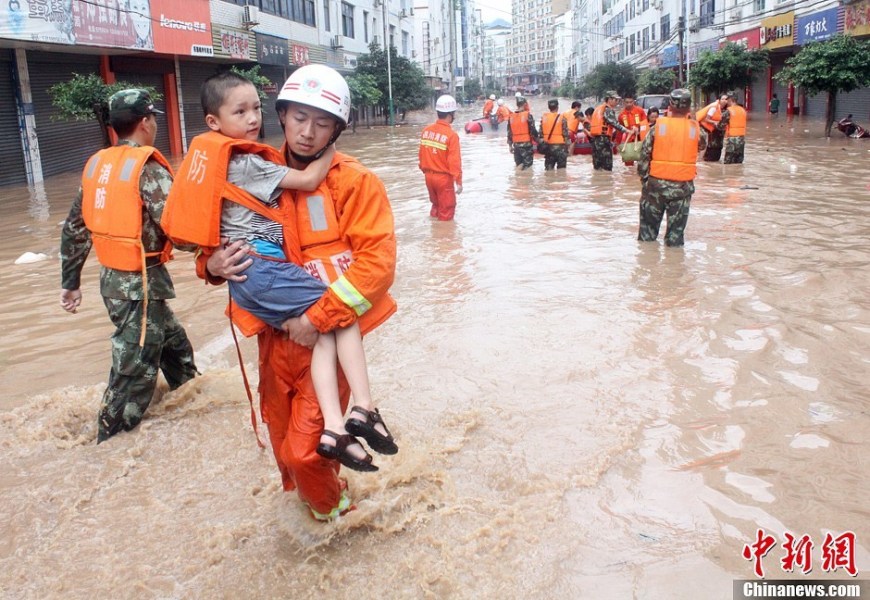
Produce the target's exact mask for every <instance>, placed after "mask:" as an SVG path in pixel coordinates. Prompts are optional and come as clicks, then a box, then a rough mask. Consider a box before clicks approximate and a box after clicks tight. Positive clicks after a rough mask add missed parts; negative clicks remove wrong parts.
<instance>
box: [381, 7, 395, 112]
mask: <svg viewBox="0 0 870 600" xmlns="http://www.w3.org/2000/svg"><path fill="white" fill-rule="evenodd" d="M388 1H389V0H381V7H382V8H383V13H384V52H386V53H387V97H388V103H389V104H388V109H389V111H390V116H389V123H390V127H392V126H393V124H394V122H393V71H392V68H391V67H390V54H391V52H390V51H391V46H392V45H391V44H390V38H388V37H387V31H388V27H389V23H388V22H387V14H388V13H387V2H388Z"/></svg>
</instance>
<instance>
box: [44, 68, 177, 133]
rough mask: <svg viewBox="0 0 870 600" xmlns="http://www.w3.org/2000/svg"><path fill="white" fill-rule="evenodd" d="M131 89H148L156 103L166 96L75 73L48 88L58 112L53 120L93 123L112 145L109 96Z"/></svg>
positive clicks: (129, 85)
mask: <svg viewBox="0 0 870 600" xmlns="http://www.w3.org/2000/svg"><path fill="white" fill-rule="evenodd" d="M128 88H139V89H143V90H147V91H148V93H149V94H151V98H152V99H153V100H160V99H161V98H163V96H162V95H161V94H159V93H157V90H155V89H154V88H153V87H151V86H149V85H140V84H138V83H128V82H126V81H116V82H115V83H111V84H107V83H106V82H104V81H103V80H102V78H100V76H99V75H95V74H93V73H90V74H88V75H81V74H79V73H73V76H72V79H70V80H69V81H62V82H60V83H56V84H54V85H53V86H51V87H50V88H48V95H49V96H51V103H52V105H53V106H54V107H55V108H56V109H57V115H56V116H53V117H52V118H55V119H59V120H63V121H93V120H96V121H97V122H98V123H99V124H100V129H101V130H102V132H103V145H104V146H110V145H111V143H112V142H111V138H110V137H109V97H110V96H111V95H112V94H114V93H115V92H119V91H121V90H126V89H128Z"/></svg>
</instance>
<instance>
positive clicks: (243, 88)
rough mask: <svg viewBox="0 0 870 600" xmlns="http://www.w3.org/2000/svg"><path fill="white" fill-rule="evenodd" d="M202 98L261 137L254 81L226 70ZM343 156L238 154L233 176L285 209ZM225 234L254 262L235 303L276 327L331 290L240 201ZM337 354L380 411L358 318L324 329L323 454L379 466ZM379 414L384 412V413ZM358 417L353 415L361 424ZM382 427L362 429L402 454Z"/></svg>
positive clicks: (231, 126)
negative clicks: (349, 398) (286, 162)
mask: <svg viewBox="0 0 870 600" xmlns="http://www.w3.org/2000/svg"><path fill="white" fill-rule="evenodd" d="M201 101H202V108H203V112H204V113H205V121H206V124H207V125H208V127H209V129H211V130H212V131H216V132H218V133H221V134H222V135H225V136H227V137H230V138H234V139H244V140H248V141H252V142H254V141H256V140H257V136H258V134H259V131H260V126H261V124H262V113H261V106H260V99H259V95H258V94H257V90H256V88H255V87H254V86H253V84H251V82H250V81H249V80H247V79H245V78H243V77H241V76H239V75H237V74H235V73H232V72H224V73H220V74H218V75H214V76H212V77H210V78H209V79H207V80H206V81H205V82H204V83H203V86H202V90H201ZM334 153H335V149H334V147H333V146H330V147H329V149H328V150H327V151H326V152H324V153H323V155H322V156H320V157H319V158H318V159H317V160H315V161H313V162H311V163H310V164H309V165H308V167H307V168H306V169H305V170H304V171H297V170H293V169H290V168H289V167H285V166H282V165H278V164H275V163H272V162H270V161H267V160H265V159H263V158H261V157H260V156H258V155H256V154H248V153H236V154H234V155H233V156H232V158H231V159H230V163H229V167H228V171H227V181H229V182H230V183H233V184H235V185H237V186H239V187H240V188H242V189H243V190H245V191H247V192H248V193H250V194H251V195H253V196H254V197H255V198H257V199H258V200H260V201H261V202H263V203H264V204H265V205H267V206H269V207H272V208H277V207H278V198H279V197H280V195H281V191H282V189H299V190H306V191H313V190H315V189H317V187H318V185H319V184H320V182H321V181H322V180H323V179H324V178H325V176H326V174H327V172H328V171H329V168H330V165H331V163H332V158H333V155H334ZM221 237H222V238H228V239H229V241H230V242H233V241H236V240H239V239H244V240H245V241H246V242H247V243H248V244H249V245H250V246H251V248H252V253H251V258H252V260H253V262H252V264H251V266H250V267H248V268H247V269H246V270H245V272H244V274H245V275H246V276H247V279H246V280H245V281H242V282H235V281H230V282H229V286H230V294H231V295H232V298H233V301H234V302H235V303H236V304H238V305H239V306H240V307H242V308H243V309H245V310H247V311H248V312H250V313H251V314H253V315H255V316H256V317H258V318H260V319H261V320H262V321H264V322H266V323H267V324H269V325H271V326H272V327H274V328H276V329H282V328H284V326H285V322H286V321H287V320H288V319H291V318H293V317H298V316H300V315H301V314H303V313H304V312H305V311H306V310H307V309H308V308H309V307H310V306H311V305H312V304H314V303H315V302H316V301H317V300H319V299H320V297H321V296H322V295H323V293H324V292H325V291H326V285H325V284H324V283H323V282H322V281H321V280H320V279H317V278H315V277H312V276H311V275H309V274H308V272H306V271H305V270H304V269H302V268H301V267H300V266H298V265H296V264H294V263H292V262H289V261H288V260H287V257H286V256H285V254H284V250H283V246H284V231H283V228H282V226H281V224H280V223H277V222H275V221H272V220H269V219H268V218H267V217H265V216H263V215H261V214H259V213H257V212H255V211H253V210H251V209H249V208H246V207H244V206H242V205H239V204H236V203H234V202H224V203H223V209H222V214H221ZM336 356H338V360H339V362H340V364H341V367H342V369H343V371H344V374H345V376H346V378H347V381H348V384H349V385H350V388H351V391H352V394H353V397H354V403H355V407H354V410H359V409H363V410H365V411H367V413H372V414H375V415H377V414H378V413H377V411H376V409H375V408H374V405H373V403H372V399H371V393H370V390H369V381H368V375H367V372H366V360H365V353H364V350H363V345H362V337H361V335H360V331H359V326H358V325H357V324H356V323H355V324H353V325H351V326H349V327H346V328H343V329H336V330H335V332H334V333H329V334H320V336H319V337H318V340H317V342H316V343H315V345H314V348H313V352H312V358H311V376H312V381H313V384H314V388H315V391H316V393H317V400H318V404H319V406H320V410H321V413H322V414H323V419H324V431H323V435H322V436H321V439H320V444H319V445H318V446H317V453H318V454H320V455H321V456H323V457H325V458H329V459H334V460H338V461H339V462H341V464H343V465H345V466H346V467H348V468H350V469H354V470H356V471H377V470H378V467H376V466H375V465H373V464H372V457H371V455H369V454H368V452H366V451H365V449H364V448H363V446H362V445H361V444H360V442H359V441H358V440H357V439H356V438H355V437H354V436H352V435H351V434H349V433H348V431H347V429H346V428H345V423H344V421H343V415H342V413H341V409H340V403H339V392H338V376H337V367H336ZM378 418H379V417H378ZM353 421H354V420H353V419H351V420H350V422H351V423H353ZM379 425H383V427H382V429H383V432H381V431H380V430H379V429H380V427H379V428H369V429H368V430H367V431H366V432H365V433H361V434H360V435H363V436H364V437H365V439H366V441H367V442H368V444H369V446H370V447H371V448H372V449H373V450H375V451H376V452H379V453H381V454H395V453H396V452H398V447H397V446H396V444H395V442H394V441H393V437H392V435H390V432H389V430H388V429H387V428H386V425H385V424H383V421H381V422H380V423H379Z"/></svg>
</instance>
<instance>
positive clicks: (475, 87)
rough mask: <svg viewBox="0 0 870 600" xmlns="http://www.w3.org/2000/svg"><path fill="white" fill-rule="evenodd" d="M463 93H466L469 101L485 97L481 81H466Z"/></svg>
mask: <svg viewBox="0 0 870 600" xmlns="http://www.w3.org/2000/svg"><path fill="white" fill-rule="evenodd" d="M463 91H464V92H465V97H466V98H468V99H469V100H474V99H475V98H479V97H480V96H482V95H483V87H481V85H480V81H479V80H477V79H466V80H465V88H464V89H463Z"/></svg>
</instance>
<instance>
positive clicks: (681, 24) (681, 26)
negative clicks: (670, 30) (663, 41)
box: [677, 4, 686, 85]
mask: <svg viewBox="0 0 870 600" xmlns="http://www.w3.org/2000/svg"><path fill="white" fill-rule="evenodd" d="M685 9H686V6H685V4H684V5H683V10H684V11H685ZM677 23H678V25H677V36H678V42H677V43H678V44H679V49H680V57H679V59H678V61H679V75H680V85H683V81H684V80H683V62H684V54H685V52H684V48H683V35H685V33H686V17H685V16H683V15H681V16H680V18H679V19H678V21H677Z"/></svg>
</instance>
